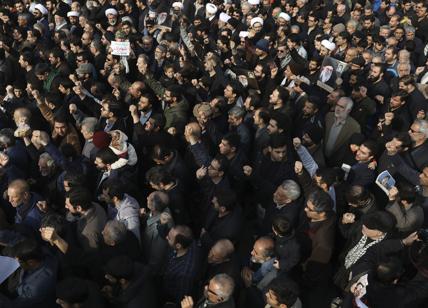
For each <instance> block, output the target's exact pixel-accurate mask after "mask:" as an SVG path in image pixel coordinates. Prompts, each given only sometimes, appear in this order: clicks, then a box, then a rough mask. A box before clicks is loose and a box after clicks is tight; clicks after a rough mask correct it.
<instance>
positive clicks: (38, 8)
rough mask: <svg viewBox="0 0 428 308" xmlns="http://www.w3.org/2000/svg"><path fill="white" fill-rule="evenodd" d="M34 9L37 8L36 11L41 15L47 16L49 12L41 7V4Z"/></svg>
mask: <svg viewBox="0 0 428 308" xmlns="http://www.w3.org/2000/svg"><path fill="white" fill-rule="evenodd" d="M34 8H35V9H36V10H39V11H40V13H42V15H46V14H47V13H48V10H47V9H46V8H45V7H44V6H43V5H41V4H40V3H39V4H36V5H35V6H34Z"/></svg>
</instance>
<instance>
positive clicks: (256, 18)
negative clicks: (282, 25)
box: [250, 17, 263, 27]
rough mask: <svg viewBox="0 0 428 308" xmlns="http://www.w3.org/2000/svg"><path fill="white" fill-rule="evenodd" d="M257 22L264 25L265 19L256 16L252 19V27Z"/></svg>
mask: <svg viewBox="0 0 428 308" xmlns="http://www.w3.org/2000/svg"><path fill="white" fill-rule="evenodd" d="M256 23H260V24H261V25H262V26H263V19H262V18H261V17H254V18H253V19H251V22H250V25H251V27H254V24H256Z"/></svg>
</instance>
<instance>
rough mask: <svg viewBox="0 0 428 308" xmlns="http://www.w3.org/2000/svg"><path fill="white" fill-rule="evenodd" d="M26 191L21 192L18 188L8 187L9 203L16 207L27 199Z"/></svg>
mask: <svg viewBox="0 0 428 308" xmlns="http://www.w3.org/2000/svg"><path fill="white" fill-rule="evenodd" d="M25 194H26V193H25V192H24V193H23V192H20V191H19V190H18V189H15V188H8V190H7V196H8V199H9V203H10V204H11V205H12V206H13V207H14V208H16V207H18V206H19V205H21V204H22V203H23V202H24V201H25Z"/></svg>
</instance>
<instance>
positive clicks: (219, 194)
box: [214, 189, 237, 211]
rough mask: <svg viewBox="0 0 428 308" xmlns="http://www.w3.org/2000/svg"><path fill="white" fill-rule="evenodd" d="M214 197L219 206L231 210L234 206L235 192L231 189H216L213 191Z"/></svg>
mask: <svg viewBox="0 0 428 308" xmlns="http://www.w3.org/2000/svg"><path fill="white" fill-rule="evenodd" d="M214 197H215V198H216V199H217V202H218V204H219V206H222V207H224V208H226V210H227V211H231V210H233V209H234V208H235V206H236V201H237V199H236V194H235V192H234V191H232V190H226V189H218V190H216V191H215V192H214Z"/></svg>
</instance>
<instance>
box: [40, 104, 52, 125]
mask: <svg viewBox="0 0 428 308" xmlns="http://www.w3.org/2000/svg"><path fill="white" fill-rule="evenodd" d="M38 107H39V109H40V113H41V114H42V116H43V117H44V118H45V119H46V121H48V123H49V124H50V125H51V126H53V125H54V124H55V121H54V114H53V112H52V110H51V109H50V108H49V107H48V105H46V104H45V103H42V104H38Z"/></svg>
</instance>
